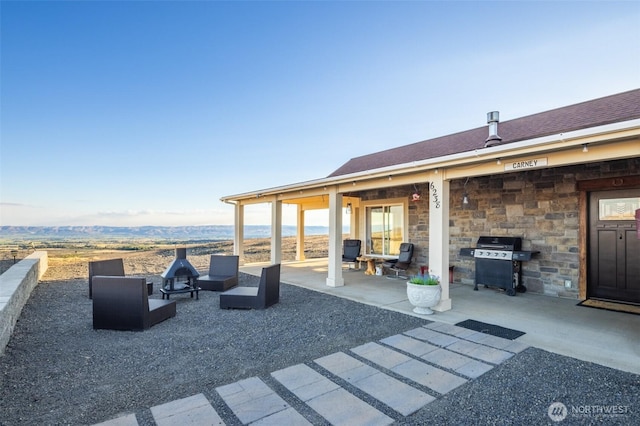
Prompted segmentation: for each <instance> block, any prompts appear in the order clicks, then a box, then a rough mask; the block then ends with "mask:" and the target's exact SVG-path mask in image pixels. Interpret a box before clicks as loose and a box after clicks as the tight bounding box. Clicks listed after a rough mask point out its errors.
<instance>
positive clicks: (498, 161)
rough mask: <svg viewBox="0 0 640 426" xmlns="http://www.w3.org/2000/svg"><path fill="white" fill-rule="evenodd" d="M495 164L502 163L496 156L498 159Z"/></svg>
mask: <svg viewBox="0 0 640 426" xmlns="http://www.w3.org/2000/svg"><path fill="white" fill-rule="evenodd" d="M496 164H497V165H498V166H499V165H500V164H502V159H500V158H498V160H497V161H496Z"/></svg>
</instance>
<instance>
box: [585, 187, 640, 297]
mask: <svg viewBox="0 0 640 426" xmlns="http://www.w3.org/2000/svg"><path fill="white" fill-rule="evenodd" d="M639 208H640V189H622V190H615V191H597V192H591V193H590V194H589V265H588V269H589V273H588V277H587V296H588V297H595V298H602V299H609V300H616V301H621V302H632V303H640V238H638V234H637V232H636V221H635V210H636V209H639Z"/></svg>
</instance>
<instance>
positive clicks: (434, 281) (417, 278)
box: [409, 275, 440, 285]
mask: <svg viewBox="0 0 640 426" xmlns="http://www.w3.org/2000/svg"><path fill="white" fill-rule="evenodd" d="M409 282H410V283H411V284H417V285H439V284H440V277H438V276H435V275H414V276H413V277H411V278H410V279H409Z"/></svg>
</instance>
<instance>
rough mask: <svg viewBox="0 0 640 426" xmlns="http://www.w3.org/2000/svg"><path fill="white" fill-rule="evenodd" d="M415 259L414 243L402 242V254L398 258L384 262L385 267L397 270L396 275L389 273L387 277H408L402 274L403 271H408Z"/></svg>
mask: <svg viewBox="0 0 640 426" xmlns="http://www.w3.org/2000/svg"><path fill="white" fill-rule="evenodd" d="M412 259H413V244H412V243H402V244H400V254H399V255H398V258H397V259H390V260H387V261H385V262H384V263H383V264H382V267H383V268H387V269H389V270H391V271H394V272H395V275H393V276H392V275H387V278H403V279H407V278H408V277H407V276H405V275H400V273H401V272H406V271H407V269H409V266H411V261H412Z"/></svg>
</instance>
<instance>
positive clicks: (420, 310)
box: [407, 274, 441, 315]
mask: <svg viewBox="0 0 640 426" xmlns="http://www.w3.org/2000/svg"><path fill="white" fill-rule="evenodd" d="M440 295H441V288H440V277H438V276H437V275H432V274H428V275H415V276H413V277H411V278H410V279H409V281H407V299H409V302H410V303H411V304H412V305H413V306H414V309H413V312H415V313H417V314H422V315H431V314H433V311H432V310H431V309H430V308H432V307H434V306H435V305H437V304H438V302H440Z"/></svg>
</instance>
